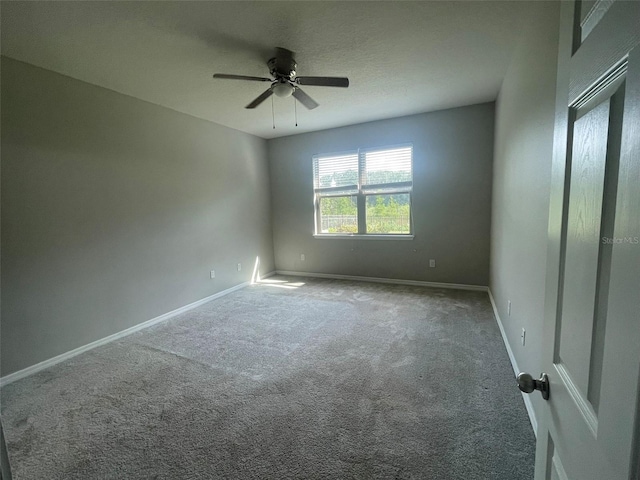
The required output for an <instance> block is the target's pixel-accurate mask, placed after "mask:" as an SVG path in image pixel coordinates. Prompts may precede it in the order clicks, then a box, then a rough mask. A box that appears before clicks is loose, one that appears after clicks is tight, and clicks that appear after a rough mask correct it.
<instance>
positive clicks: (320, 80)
mask: <svg viewBox="0 0 640 480" xmlns="http://www.w3.org/2000/svg"><path fill="white" fill-rule="evenodd" d="M296 83H297V84H298V85H313V86H318V87H348V86H349V79H348V78H346V77H296Z"/></svg>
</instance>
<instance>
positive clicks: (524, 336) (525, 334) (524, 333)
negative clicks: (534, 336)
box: [520, 328, 527, 347]
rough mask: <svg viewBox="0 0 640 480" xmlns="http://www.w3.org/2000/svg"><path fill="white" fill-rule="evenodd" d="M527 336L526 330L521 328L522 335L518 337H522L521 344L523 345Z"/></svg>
mask: <svg viewBox="0 0 640 480" xmlns="http://www.w3.org/2000/svg"><path fill="white" fill-rule="evenodd" d="M526 336H527V331H526V330H525V329H524V328H523V329H522V335H520V338H521V339H522V346H523V347H524V341H525V339H526Z"/></svg>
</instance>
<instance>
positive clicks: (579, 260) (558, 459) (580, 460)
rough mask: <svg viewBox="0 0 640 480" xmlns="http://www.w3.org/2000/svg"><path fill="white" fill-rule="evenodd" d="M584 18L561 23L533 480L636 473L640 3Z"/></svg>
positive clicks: (606, 6)
mask: <svg viewBox="0 0 640 480" xmlns="http://www.w3.org/2000/svg"><path fill="white" fill-rule="evenodd" d="M585 5H587V3H585V4H583V5H582V6H583V7H584V6H585ZM588 6H589V8H590V9H591V10H592V11H591V13H590V14H584V12H580V4H579V3H578V4H573V3H571V2H563V5H562V13H561V15H562V22H561V24H562V27H561V28H562V31H561V45H560V59H559V71H558V91H557V113H556V135H555V145H554V161H553V174H552V198H551V210H550V224H549V244H548V247H549V248H548V263H547V267H548V268H547V290H546V305H545V338H546V339H547V340H549V345H548V346H547V347H546V349H545V353H544V355H545V358H546V359H547V362H548V363H547V367H546V369H547V373H548V374H549V381H550V392H551V395H550V398H549V402H547V403H546V405H545V412H544V415H543V416H542V418H541V419H540V422H539V429H538V447H537V455H536V479H538V480H542V479H552V478H553V479H555V478H567V479H576V480H600V479H605V478H606V479H611V480H623V479H624V480H629V479H630V478H634V475H635V469H637V462H638V452H637V451H636V450H637V447H636V445H637V442H638V438H637V430H638V425H639V424H640V420H638V419H637V414H638V402H639V400H640V398H639V395H638V389H639V387H640V301H639V298H640V47H638V44H639V43H640V29H639V28H638V25H640V2H637V1H634V2H629V1H607V2H603V1H599V2H589V5H588ZM589 18H591V19H590V20H589ZM595 18H597V21H596V20H594V19H595ZM629 20H631V21H629ZM586 22H587V23H589V30H588V32H586V33H585V24H586ZM632 26H633V28H631V27H632ZM576 35H577V37H576Z"/></svg>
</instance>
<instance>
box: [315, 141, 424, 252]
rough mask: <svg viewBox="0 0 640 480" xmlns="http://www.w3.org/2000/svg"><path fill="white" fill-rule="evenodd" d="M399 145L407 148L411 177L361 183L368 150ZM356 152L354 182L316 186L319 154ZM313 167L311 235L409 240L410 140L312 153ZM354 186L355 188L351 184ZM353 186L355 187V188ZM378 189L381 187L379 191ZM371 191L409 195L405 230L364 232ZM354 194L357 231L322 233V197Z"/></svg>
mask: <svg viewBox="0 0 640 480" xmlns="http://www.w3.org/2000/svg"><path fill="white" fill-rule="evenodd" d="M400 148H410V150H411V160H410V161H411V181H405V182H391V183H381V184H365V183H364V176H365V175H366V162H365V155H366V154H367V153H368V152H379V151H384V150H394V149H400ZM349 155H356V156H357V160H358V162H357V163H358V183H357V185H346V186H342V187H319V186H317V182H316V180H317V177H316V175H317V171H318V170H319V167H318V163H317V162H318V161H319V160H320V159H321V158H327V157H334V156H349ZM312 170H313V212H314V230H315V231H314V234H313V236H314V237H315V238H337V239H353V238H358V239H367V240H390V239H393V240H413V238H414V225H413V143H402V144H395V145H384V146H377V147H366V148H358V149H356V150H347V151H342V152H333V153H323V154H315V155H313V156H312ZM354 187H355V188H354ZM354 190H357V192H355V191H354ZM381 190H382V191H381ZM374 195H409V233H367V197H369V196H374ZM344 196H355V197H356V206H357V224H358V232H357V233H322V215H321V213H320V203H321V199H322V198H326V197H344Z"/></svg>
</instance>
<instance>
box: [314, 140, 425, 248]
mask: <svg viewBox="0 0 640 480" xmlns="http://www.w3.org/2000/svg"><path fill="white" fill-rule="evenodd" d="M412 160H413V147H412V146H411V145H403V146H396V147H387V148H375V149H373V148H372V149H363V150H358V151H354V152H346V153H342V154H333V155H316V156H314V157H313V185H314V196H315V216H316V235H321V236H345V235H355V234H359V235H404V236H410V235H411V233H412V222H411V190H412V187H413V165H412V163H413V161H412Z"/></svg>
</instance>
